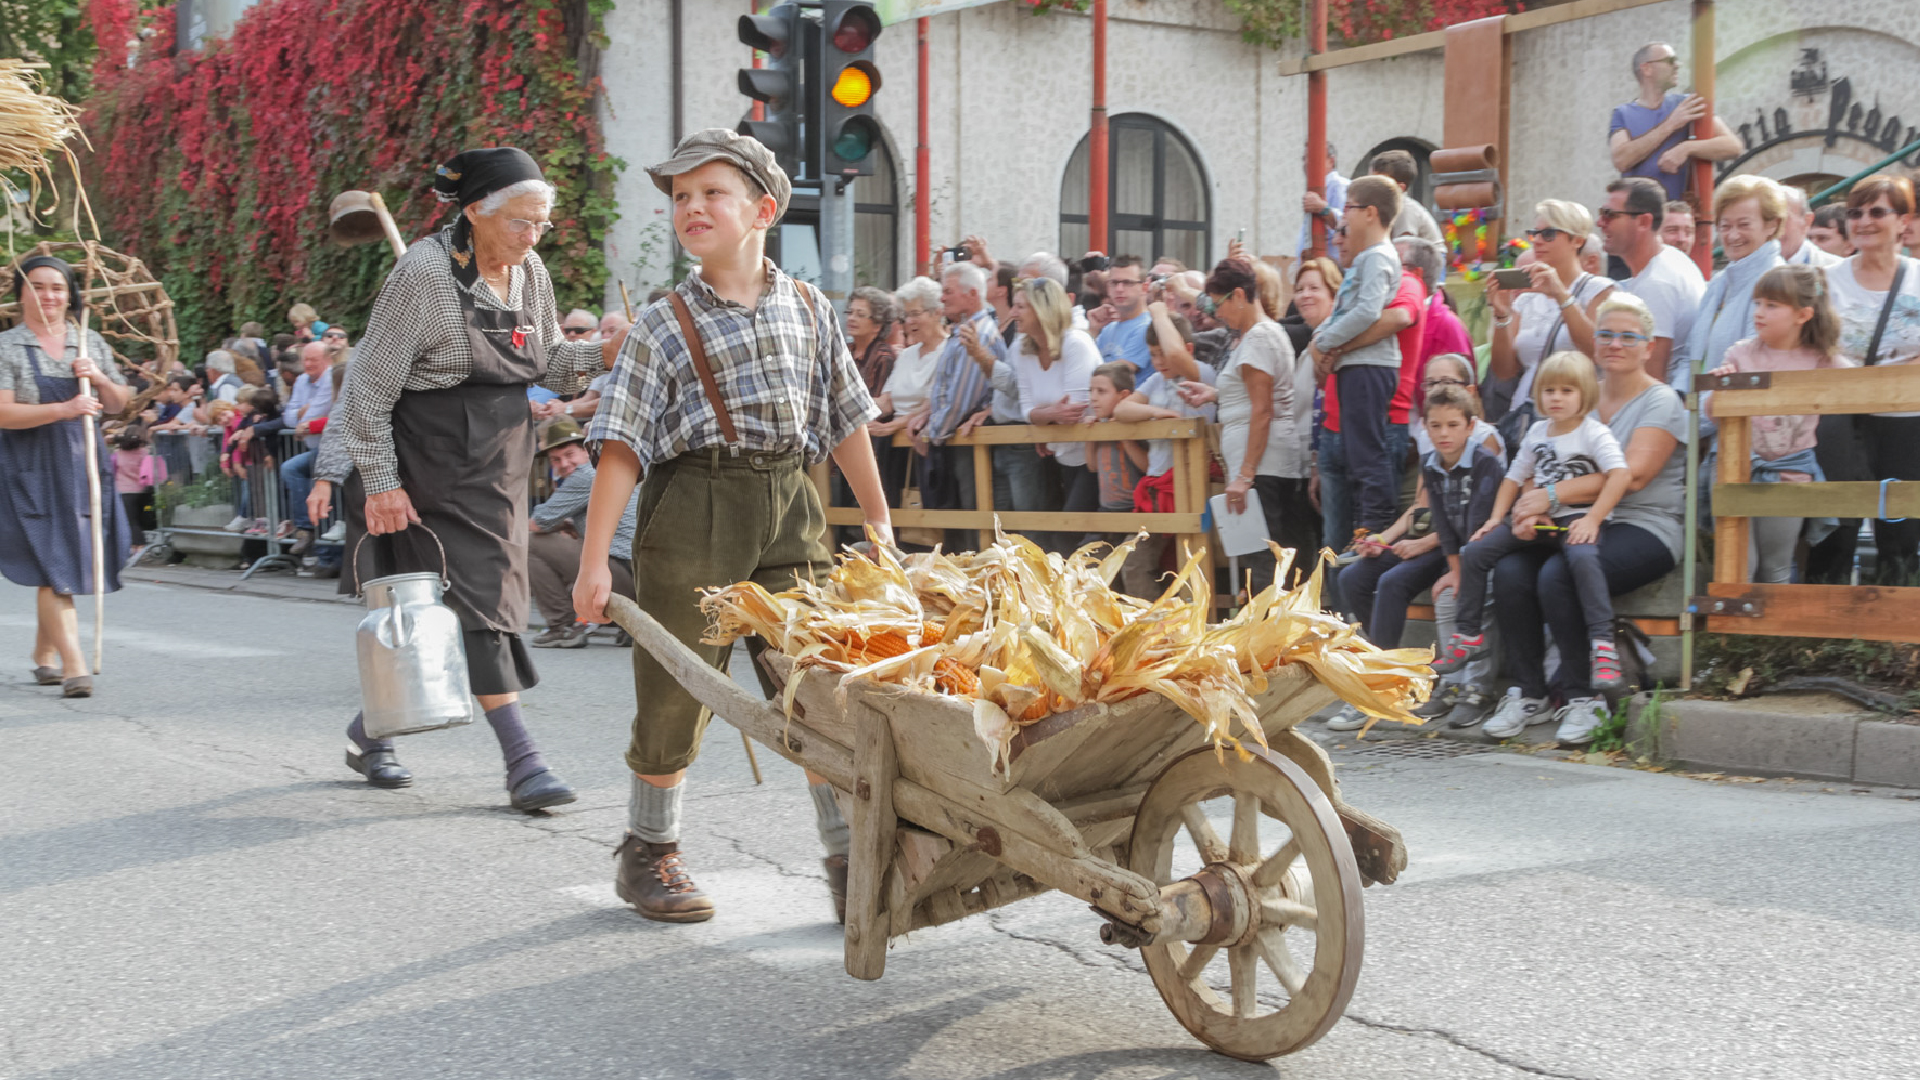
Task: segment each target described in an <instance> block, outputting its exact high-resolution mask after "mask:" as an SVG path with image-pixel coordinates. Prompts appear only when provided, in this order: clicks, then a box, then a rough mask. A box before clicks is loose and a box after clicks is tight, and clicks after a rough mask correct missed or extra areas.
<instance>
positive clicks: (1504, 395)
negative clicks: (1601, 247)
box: [1484, 199, 1613, 446]
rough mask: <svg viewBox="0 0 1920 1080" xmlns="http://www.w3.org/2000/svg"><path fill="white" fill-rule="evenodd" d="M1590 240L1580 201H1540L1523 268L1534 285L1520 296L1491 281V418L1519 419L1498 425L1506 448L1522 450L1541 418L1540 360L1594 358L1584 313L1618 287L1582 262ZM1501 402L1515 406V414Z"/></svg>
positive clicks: (1587, 217) (1586, 214) (1587, 218)
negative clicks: (1537, 397) (1536, 405)
mask: <svg viewBox="0 0 1920 1080" xmlns="http://www.w3.org/2000/svg"><path fill="white" fill-rule="evenodd" d="M1592 234H1593V212H1592V211H1590V210H1588V209H1587V208H1586V207H1584V206H1581V205H1580V204H1579V203H1572V202H1567V201H1565V200H1562V199H1543V200H1541V201H1540V202H1539V203H1537V204H1535V205H1534V208H1533V228H1531V229H1528V230H1527V239H1528V240H1529V241H1531V242H1532V244H1533V257H1534V261H1533V262H1532V263H1531V264H1530V265H1529V266H1528V267H1527V268H1526V269H1527V274H1528V276H1529V277H1531V278H1532V279H1533V280H1532V284H1531V285H1530V286H1529V287H1528V288H1527V289H1525V290H1523V291H1517V292H1516V291H1511V290H1508V289H1503V288H1501V287H1500V283H1499V282H1498V281H1495V280H1493V279H1491V278H1489V279H1488V280H1487V303H1488V304H1489V305H1491V306H1492V308H1493V340H1492V345H1493V349H1492V356H1491V359H1490V363H1489V364H1488V367H1487V382H1488V387H1487V388H1486V390H1485V392H1484V393H1485V396H1486V397H1487V399H1488V401H1487V411H1488V413H1489V419H1492V420H1496V421H1501V420H1502V415H1503V414H1504V413H1506V412H1508V411H1511V412H1516V413H1520V414H1521V415H1520V417H1519V418H1518V419H1516V420H1513V421H1502V422H1501V424H1500V430H1501V431H1502V432H1503V433H1510V434H1509V435H1508V437H1507V445H1509V446H1518V445H1519V444H1520V443H1519V439H1518V438H1517V436H1518V435H1519V434H1522V433H1524V432H1525V431H1526V430H1527V428H1528V427H1529V426H1531V425H1532V424H1533V422H1534V421H1535V420H1537V419H1539V417H1537V416H1534V415H1533V372H1534V369H1535V368H1537V367H1539V366H1540V361H1542V360H1545V359H1546V358H1547V357H1549V356H1552V355H1553V354H1554V353H1556V352H1560V351H1562V350H1564V349H1577V350H1579V351H1581V352H1584V353H1586V354H1587V355H1589V356H1591V355H1593V323H1592V322H1590V321H1589V320H1588V319H1587V310H1588V308H1589V307H1591V306H1592V303H1593V301H1594V300H1595V299H1596V298H1597V297H1600V296H1604V295H1605V294H1606V293H1607V291H1608V290H1609V289H1612V288H1613V281H1612V279H1610V278H1604V277H1601V276H1600V275H1598V274H1594V273H1589V272H1588V271H1587V270H1585V269H1583V268H1582V266H1581V264H1580V249H1581V247H1582V245H1584V244H1585V243H1586V242H1587V237H1589V236H1591V235H1592ZM1509 388H1511V389H1509ZM1503 401H1510V402H1512V403H1513V404H1512V406H1511V407H1510V409H1509V408H1507V407H1505V406H1503V405H1502V402H1503Z"/></svg>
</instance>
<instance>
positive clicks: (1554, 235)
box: [1527, 226, 1573, 241]
mask: <svg viewBox="0 0 1920 1080" xmlns="http://www.w3.org/2000/svg"><path fill="white" fill-rule="evenodd" d="M1572 235H1573V234H1572V233H1570V232H1568V231H1567V230H1565V229H1556V228H1553V227H1552V226H1548V227H1547V228H1544V229H1528V230H1527V236H1528V238H1530V239H1533V240H1539V241H1553V240H1558V239H1560V238H1561V237H1563V236H1572Z"/></svg>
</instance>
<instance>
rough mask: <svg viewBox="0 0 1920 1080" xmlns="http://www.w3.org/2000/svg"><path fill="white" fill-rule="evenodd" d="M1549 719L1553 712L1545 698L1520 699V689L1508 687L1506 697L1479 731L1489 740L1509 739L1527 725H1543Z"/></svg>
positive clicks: (1523, 729)
mask: <svg viewBox="0 0 1920 1080" xmlns="http://www.w3.org/2000/svg"><path fill="white" fill-rule="evenodd" d="M1551 719H1553V710H1552V709H1550V708H1548V707H1547V699H1546V698H1530V697H1521V696H1520V688H1519V687H1517V686H1510V687H1508V688H1507V696H1506V697H1503V698H1501V699H1500V704H1498V705H1496V706H1494V709H1493V715H1492V716H1490V717H1488V718H1487V722H1486V725H1485V726H1484V727H1482V728H1481V729H1480V730H1481V731H1484V732H1486V733H1487V737H1488V738H1490V739H1511V738H1513V737H1514V736H1515V735H1518V734H1520V733H1521V732H1522V731H1525V730H1526V729H1527V727H1528V726H1529V725H1532V724H1544V723H1546V722H1547V721H1549V720H1551Z"/></svg>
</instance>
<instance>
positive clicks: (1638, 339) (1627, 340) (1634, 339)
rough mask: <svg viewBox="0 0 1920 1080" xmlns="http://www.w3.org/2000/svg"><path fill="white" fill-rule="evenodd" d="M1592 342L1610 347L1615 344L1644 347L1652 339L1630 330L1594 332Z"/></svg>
mask: <svg viewBox="0 0 1920 1080" xmlns="http://www.w3.org/2000/svg"><path fill="white" fill-rule="evenodd" d="M1593 340H1594V341H1595V342H1597V343H1598V344H1601V345H1612V344H1614V343H1615V342H1618V343H1620V344H1622V345H1645V344H1646V343H1647V342H1649V341H1652V340H1653V339H1652V338H1650V337H1648V336H1647V335H1645V334H1636V333H1634V332H1633V331H1631V330H1595V331H1594V332H1593Z"/></svg>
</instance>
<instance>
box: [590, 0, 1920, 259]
mask: <svg viewBox="0 0 1920 1080" xmlns="http://www.w3.org/2000/svg"><path fill="white" fill-rule="evenodd" d="M748 6H749V5H748V4H747V3H746V0H741V2H739V3H737V4H736V3H731V2H727V0H702V2H699V3H694V2H682V3H681V5H680V12H681V14H680V18H681V47H680V50H679V54H680V64H679V69H678V86H679V92H678V98H677V99H678V112H679V117H678V119H679V129H680V130H681V131H694V130H697V129H699V128H702V127H709V126H716V125H718V126H732V125H733V124H735V123H736V122H738V121H739V119H740V118H741V116H742V115H743V113H744V112H745V111H746V108H747V105H748V102H747V100H746V99H745V98H744V97H742V96H741V95H740V94H739V93H738V92H737V89H736V87H735V72H736V70H737V69H738V68H740V67H742V66H744V65H745V64H747V63H748V62H749V60H750V57H749V54H748V52H747V50H746V48H745V47H744V46H741V45H739V44H738V38H737V37H736V35H735V24H736V22H737V20H738V18H739V16H740V15H741V14H744V13H746V10H747V8H748ZM1603 6H1604V5H1603ZM671 7H672V0H619V3H618V5H617V6H616V8H615V9H614V10H613V12H611V13H610V14H609V16H608V20H607V28H608V34H609V37H610V39H611V45H610V47H609V49H608V50H607V51H606V53H605V55H604V58H603V62H602V78H603V80H604V81H605V83H606V87H607V95H606V104H605V115H604V120H605V126H606V132H607V140H608V144H609V148H610V149H611V150H612V152H613V153H615V154H618V155H619V156H621V157H623V158H625V159H626V160H627V162H628V163H629V168H628V170H627V171H626V173H625V174H624V175H623V176H622V177H621V178H620V180H619V181H618V190H617V195H618V198H619V201H620V205H621V213H622V218H621V221H620V222H619V223H618V224H617V225H616V226H615V227H614V229H613V231H612V233H611V235H610V236H609V238H608V241H607V250H608V255H609V262H610V264H611V265H612V266H613V268H614V271H615V273H616V274H617V275H619V276H621V277H624V278H625V279H626V280H628V281H629V282H635V283H638V282H646V283H654V282H658V281H660V280H662V279H663V277H664V276H665V273H666V261H667V259H668V258H669V257H670V253H671V250H672V247H671V231H670V229H669V227H668V225H667V219H666V207H667V202H666V199H665V197H664V196H662V195H660V194H659V193H658V192H657V191H656V190H654V188H653V186H652V184H651V183H650V182H649V181H648V179H647V177H646V175H645V173H644V172H643V171H642V166H644V165H645V164H646V163H649V162H652V161H657V160H659V159H661V158H662V157H664V156H665V154H666V153H667V151H668V149H669V148H670V146H671V144H672V141H673V134H674V119H675V118H674V115H673V114H674V108H673V102H674V101H675V99H676V95H675V74H676V73H675V70H674V65H673V54H674V50H673V48H672V42H671V40H670V37H669V35H668V34H667V32H666V28H667V27H668V25H669V16H670V11H671ZM1690 8H1691V5H1690V3H1689V2H1688V0H1660V2H1656V3H1650V4H1641V5H1637V6H1633V7H1629V8H1625V9H1622V10H1615V11H1611V12H1609V13H1606V14H1599V15H1594V16H1591V17H1584V18H1578V19H1572V20H1569V21H1565V22H1560V23H1557V24H1553V25H1548V26H1543V27H1539V28H1536V29H1531V30H1527V31H1524V32H1521V33H1517V34H1514V35H1513V36H1512V56H1513V91H1512V107H1511V125H1510V142H1509V162H1510V165H1509V174H1508V182H1509V185H1510V187H1509V191H1508V204H1509V205H1510V206H1513V207H1530V206H1531V205H1532V204H1533V203H1534V202H1536V201H1537V200H1539V199H1542V198H1548V197H1556V198H1567V199H1575V200H1579V201H1581V202H1584V203H1586V204H1588V205H1597V204H1598V203H1599V202H1600V201H1601V200H1602V198H1603V196H1604V189H1605V186H1606V183H1607V181H1608V180H1609V179H1611V178H1612V177H1613V175H1614V171H1613V169H1612V167H1611V165H1610V163H1609V160H1608V155H1607V148H1606V135H1607V131H1606V128H1607V120H1608V116H1609V114H1610V112H1611V110H1612V108H1613V106H1614V105H1616V104H1618V103H1620V102H1622V101H1626V100H1628V99H1629V98H1631V97H1632V96H1633V94H1634V86H1633V81H1632V75H1631V71H1630V67H1629V58H1630V57H1631V55H1632V53H1633V50H1634V49H1636V48H1637V47H1639V46H1640V45H1642V44H1644V43H1646V42H1648V41H1652V40H1663V41H1667V42H1669V43H1671V44H1672V45H1674V46H1675V48H1676V49H1677V50H1678V51H1679V53H1680V54H1681V56H1682V57H1690V50H1691V37H1690V35H1691V15H1690ZM1717 10H1718V18H1717V24H1718V26H1717V35H1716V42H1715V53H1716V56H1717V57H1718V63H1717V65H1716V77H1717V80H1718V87H1717V91H1718V112H1719V114H1720V115H1721V116H1722V117H1723V118H1725V119H1726V121H1727V122H1728V124H1729V125H1731V126H1732V127H1733V128H1734V129H1735V130H1736V131H1737V132H1738V133H1740V134H1741V136H1742V138H1743V139H1744V140H1745V141H1746V144H1747V146H1748V151H1747V153H1746V154H1744V155H1743V157H1742V158H1741V159H1739V160H1738V161H1736V162H1734V163H1732V166H1733V168H1735V169H1737V170H1738V171H1743V172H1760V173H1764V174H1766V175H1769V176H1773V177H1775V178H1776V179H1781V180H1790V181H1794V182H1798V183H1801V184H1803V185H1806V186H1809V187H1818V186H1822V185H1823V184H1824V183H1827V182H1831V181H1833V180H1837V179H1841V178H1844V177H1846V176H1849V175H1851V174H1853V173H1855V172H1857V171H1859V170H1860V169H1863V168H1865V167H1867V166H1869V165H1871V164H1873V163H1874V162H1876V161H1879V160H1880V159H1881V158H1883V157H1885V156H1887V154H1888V153H1890V152H1892V151H1893V150H1895V149H1898V148H1900V147H1901V146H1904V145H1906V144H1908V143H1911V142H1913V141H1915V140H1916V139H1917V138H1920V131H1916V128H1920V45H1916V44H1915V43H1916V42H1917V41H1920V3H1914V2H1913V0H1722V2H1721V3H1720V4H1719V5H1718V8H1717ZM1109 12H1110V25H1109V31H1108V89H1107V98H1108V109H1109V115H1110V116H1111V117H1112V118H1113V123H1114V129H1115V130H1114V134H1113V138H1112V144H1113V151H1112V152H1113V154H1114V161H1113V165H1112V170H1113V175H1114V184H1115V197H1114V204H1113V207H1112V210H1113V213H1114V215H1115V228H1116V229H1117V230H1123V231H1121V232H1119V233H1118V234H1117V235H1116V238H1115V241H1114V243H1113V245H1112V247H1113V250H1114V251H1116V252H1121V251H1126V252H1131V253H1134V254H1140V255H1156V254H1161V253H1169V252H1170V253H1177V254H1179V255H1180V256H1182V257H1183V258H1185V259H1186V261H1188V262H1190V263H1196V264H1198V263H1203V262H1207V261H1210V260H1212V259H1217V258H1219V257H1220V256H1221V255H1222V254H1224V252H1225V250H1226V244H1227V241H1228V240H1229V239H1231V238H1233V237H1235V236H1243V237H1244V239H1245V241H1246V243H1247V244H1248V246H1249V247H1250V248H1252V249H1253V250H1254V251H1255V252H1257V253H1259V254H1262V255H1290V254H1292V253H1293V251H1294V247H1295V242H1296V238H1297V236H1298V234H1299V229H1300V219H1301V215H1300V210H1299V204H1300V196H1301V193H1302V191H1303V189H1304V186H1305V185H1304V179H1303V169H1302V154H1303V151H1304V144H1305V138H1306V101H1307V90H1306V84H1307V79H1306V77H1305V76H1299V75H1283V74H1281V73H1280V67H1281V63H1282V62H1283V61H1285V60H1287V59H1291V58H1293V57H1295V56H1297V55H1298V53H1297V51H1295V52H1292V53H1289V52H1287V51H1284V50H1282V51H1275V50H1270V49H1264V48H1259V47H1256V46H1252V45H1248V44H1246V43H1244V42H1242V41H1241V40H1240V36H1239V27H1238V23H1237V20H1235V18H1234V17H1233V16H1232V15H1231V14H1230V13H1229V12H1228V11H1227V10H1226V8H1225V6H1224V5H1222V4H1221V3H1219V2H1218V0H1110V3H1109ZM930 31H931V32H930V43H931V74H930V79H929V111H930V133H931V138H930V141H929V142H930V156H931V166H932V168H931V180H930V184H929V187H930V189H931V190H930V195H931V207H932V214H931V218H932V233H933V243H934V245H935V247H936V249H937V248H938V247H939V246H940V245H942V244H947V243H951V242H953V241H954V240H956V239H958V238H959V237H961V236H963V235H965V234H968V233H979V234H981V235H983V236H985V237H986V238H987V239H988V241H989V242H990V244H991V245H992V247H993V249H994V251H995V253H996V254H998V255H1000V256H1002V257H1006V258H1015V259H1017V258H1020V257H1023V256H1024V255H1025V254H1027V253H1030V252H1032V251H1036V250H1042V249H1045V250H1063V249H1064V250H1067V251H1069V252H1072V253H1077V252H1078V251H1080V250H1084V249H1085V247H1087V246H1094V247H1102V246H1105V245H1101V244H1091V245H1089V244H1088V241H1087V240H1086V226H1085V225H1084V217H1083V216H1081V217H1080V220H1079V221H1078V222H1076V221H1075V220H1074V219H1075V217H1076V216H1079V215H1084V212H1085V209H1086V205H1085V204H1086V197H1085V186H1086V185H1085V175H1086V174H1085V168H1086V163H1085V157H1086V151H1085V145H1084V142H1085V139H1086V135H1087V131H1088V111H1089V106H1090V104H1091V100H1092V98H1091V75H1090V72H1091V67H1092V52H1091V49H1092V43H1091V24H1090V21H1089V20H1088V19H1087V18H1086V17H1084V16H1081V15H1076V14H1073V13H1070V12H1060V11H1055V12H1051V13H1048V14H1045V15H1040V16H1036V15H1033V14H1031V13H1029V12H1028V11H1027V10H1026V9H1025V6H1024V5H1019V4H1015V3H1010V2H1003V3H995V4H987V5H985V6H979V7H973V8H969V9H966V10H962V11H956V12H950V13H947V14H943V15H938V16H935V17H934V18H932V19H931V22H930ZM877 52H878V60H877V62H878V66H879V68H880V70H881V72H882V75H883V77H884V84H883V86H882V88H881V90H880V92H879V94H878V95H877V97H876V112H877V114H878V116H879V119H880V121H881V123H882V125H883V127H884V128H885V131H886V136H887V143H886V155H885V158H886V160H885V161H884V162H882V165H883V168H882V169H881V172H882V173H883V174H884V175H878V176H876V177H874V178H871V179H866V180H863V181H861V184H860V186H859V188H858V189H857V195H856V197H857V199H858V201H859V202H860V204H861V210H862V213H861V216H860V219H859V220H860V229H859V232H860V238H859V248H860V250H859V252H858V260H857V271H858V273H859V275H860V276H861V277H862V278H863V279H866V280H869V281H872V282H874V283H877V284H882V285H892V284H894V283H897V282H898V281H900V280H904V278H905V277H906V276H909V275H910V274H911V273H912V271H913V265H912V263H913V258H914V250H913V224H914V220H913V196H914V183H915V177H914V173H913V161H914V141H915V120H916V115H915V112H916V95H917V89H918V88H917V86H916V85H915V84H916V38H915V27H914V25H913V24H912V23H911V22H908V23H903V24H900V25H895V26H891V27H889V28H887V30H886V32H885V33H884V34H883V35H882V36H881V39H880V41H879V43H878V46H877ZM1686 78H1687V76H1686V75H1685V74H1684V73H1683V80H1686ZM1327 84H1328V131H1329V133H1330V137H1331V139H1332V141H1333V142H1334V144H1335V146H1336V148H1337V150H1338V152H1339V155H1340V164H1341V171H1342V172H1344V173H1347V174H1349V175H1352V174H1353V173H1354V172H1355V171H1356V170H1360V169H1364V165H1365V162H1366V160H1367V159H1368V157H1370V155H1371V154H1372V153H1373V152H1375V151H1377V150H1379V149H1383V148H1386V147H1404V148H1407V149H1411V150H1414V151H1415V152H1416V154H1423V153H1424V151H1426V150H1428V149H1432V148H1435V147H1438V146H1439V145H1440V144H1441V140H1442V136H1443V129H1444V116H1443V102H1442V98H1443V84H1444V57H1443V53H1442V52H1441V51H1440V50H1438V49H1431V50H1427V51H1423V52H1414V53H1409V54H1406V55H1401V56H1396V57H1391V58H1387V59H1381V60H1374V61H1368V62H1363V63H1357V64H1352V65H1349V66H1344V67H1339V68H1335V69H1333V70H1331V71H1330V72H1329V73H1328V78H1327ZM1689 84H1690V83H1689ZM1914 163H1915V162H1903V163H1902V164H1903V165H1911V164H1914ZM1526 224H1527V222H1525V221H1521V222H1518V223H1517V224H1516V225H1515V227H1516V228H1519V227H1524V226H1525V225H1526ZM796 241H800V242H796ZM804 241H805V238H804V237H790V238H789V242H788V243H786V244H785V245H784V247H785V251H786V261H787V262H788V263H789V264H790V265H794V266H797V267H799V268H801V269H802V271H803V272H804V268H805V265H806V257H805V254H804V251H805V248H806V246H807V244H806V243H805V242H804Z"/></svg>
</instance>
